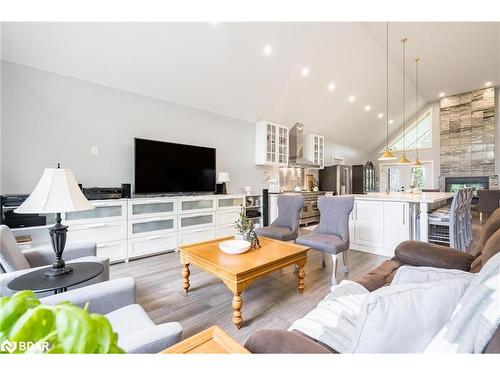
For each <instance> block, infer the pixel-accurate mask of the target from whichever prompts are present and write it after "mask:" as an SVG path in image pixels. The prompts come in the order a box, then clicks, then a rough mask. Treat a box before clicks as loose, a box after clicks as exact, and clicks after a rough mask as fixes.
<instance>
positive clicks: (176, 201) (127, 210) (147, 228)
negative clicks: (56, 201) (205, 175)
mask: <svg viewBox="0 0 500 375" xmlns="http://www.w3.org/2000/svg"><path fill="white" fill-rule="evenodd" d="M90 203H91V204H92V205H94V206H95V209H93V210H89V211H81V212H68V213H66V214H63V223H64V224H65V225H68V226H69V228H68V238H67V242H71V241H78V240H89V241H95V242H96V243H97V254H98V255H99V256H104V257H108V258H110V260H111V262H120V261H128V260H129V259H133V258H138V257H143V256H148V255H152V254H158V253H162V252H169V251H174V250H175V249H176V248H177V247H178V246H179V245H186V244H190V243H194V242H200V241H207V240H212V239H214V238H217V237H224V236H231V235H233V234H235V233H236V230H235V225H234V222H235V221H236V220H237V219H238V215H239V212H240V208H241V205H243V206H245V195H244V194H226V195H191V196H179V197H157V198H130V199H109V200H97V201H90ZM50 226H52V224H49V225H45V226H39V227H26V228H14V229H12V231H13V232H14V235H15V236H22V235H30V236H31V238H32V244H31V248H32V249H33V248H36V247H38V246H42V245H48V244H49V243H50V239H49V233H48V228H49V227H50Z"/></svg>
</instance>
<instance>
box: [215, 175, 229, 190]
mask: <svg viewBox="0 0 500 375" xmlns="http://www.w3.org/2000/svg"><path fill="white" fill-rule="evenodd" d="M226 182H231V179H230V178H229V172H219V178H218V179H217V185H218V186H217V193H218V194H227V190H226Z"/></svg>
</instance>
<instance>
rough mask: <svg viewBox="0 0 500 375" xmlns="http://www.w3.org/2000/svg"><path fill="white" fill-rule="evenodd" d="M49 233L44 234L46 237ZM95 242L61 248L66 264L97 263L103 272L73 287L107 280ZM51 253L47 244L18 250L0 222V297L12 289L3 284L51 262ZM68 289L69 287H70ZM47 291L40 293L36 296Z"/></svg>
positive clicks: (106, 267) (105, 261)
mask: <svg viewBox="0 0 500 375" xmlns="http://www.w3.org/2000/svg"><path fill="white" fill-rule="evenodd" d="M48 235H49V234H48V233H47V236H48ZM96 254H97V247H96V244H95V242H89V241H78V242H73V243H71V242H69V243H68V244H67V245H66V248H65V250H64V260H65V261H67V263H68V264H71V263H74V262H97V263H101V264H102V265H103V266H104V271H103V272H102V273H101V274H100V275H98V276H96V277H94V278H93V279H91V280H89V281H87V282H86V283H82V284H80V285H77V286H74V287H72V288H79V287H82V286H85V285H90V284H95V283H99V282H102V281H107V280H109V259H108V258H101V257H97V256H96ZM54 259H55V255H54V251H53V250H52V247H51V245H47V246H44V247H39V248H36V249H32V250H26V251H21V249H20V248H19V245H18V244H17V242H16V239H15V237H14V234H13V233H12V231H11V230H10V229H9V227H7V226H6V225H0V296H10V295H12V294H13V293H15V292H14V291H12V290H10V289H9V288H7V284H8V283H9V282H10V281H11V280H13V279H15V278H16V277H19V276H21V275H23V274H25V273H27V272H30V271H33V270H35V269H37V268H42V267H47V266H49V265H51V264H52V263H53V262H54ZM70 289H71V288H70ZM47 294H50V293H40V294H39V296H43V295H47Z"/></svg>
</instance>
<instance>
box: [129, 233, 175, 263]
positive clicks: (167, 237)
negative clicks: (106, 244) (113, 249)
mask: <svg viewBox="0 0 500 375" xmlns="http://www.w3.org/2000/svg"><path fill="white" fill-rule="evenodd" d="M176 248H177V233H164V234H157V235H154V236H146V237H140V238H132V239H129V240H128V257H129V258H133V257H137V256H141V255H148V254H155V253H159V252H162V251H168V250H175V249H176Z"/></svg>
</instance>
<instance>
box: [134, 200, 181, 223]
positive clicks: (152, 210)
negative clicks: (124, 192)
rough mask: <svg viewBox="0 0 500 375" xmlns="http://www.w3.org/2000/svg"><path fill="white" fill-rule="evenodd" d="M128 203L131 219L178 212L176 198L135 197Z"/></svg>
mask: <svg viewBox="0 0 500 375" xmlns="http://www.w3.org/2000/svg"><path fill="white" fill-rule="evenodd" d="M128 204H129V206H128V216H129V218H130V219H139V218H141V217H152V216H164V215H175V214H176V213H177V201H176V200H174V199H158V200H151V199H144V200H140V199H134V200H131V201H129V202H128Z"/></svg>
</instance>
